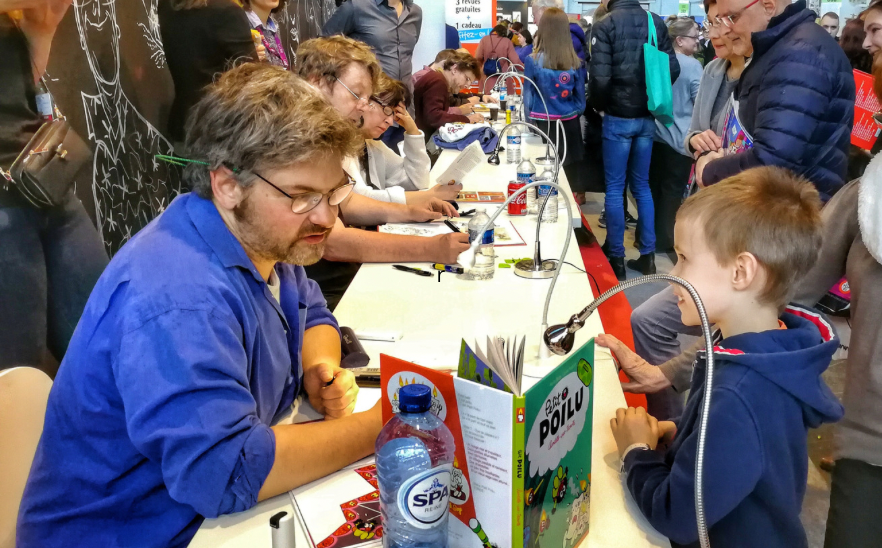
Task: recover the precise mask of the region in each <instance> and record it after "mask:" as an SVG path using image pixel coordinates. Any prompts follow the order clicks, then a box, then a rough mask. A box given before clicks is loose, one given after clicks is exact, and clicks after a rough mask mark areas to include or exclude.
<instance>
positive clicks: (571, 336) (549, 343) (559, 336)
mask: <svg viewBox="0 0 882 548" xmlns="http://www.w3.org/2000/svg"><path fill="white" fill-rule="evenodd" d="M659 281H666V282H673V283H675V284H678V285H681V286H683V288H685V289H686V291H688V292H689V296H690V297H692V300H693V301H694V302H695V308H697V309H698V317H699V319H700V320H701V331H702V334H703V335H704V347H705V354H706V356H707V375H706V377H705V381H704V382H705V384H704V395H703V396H704V399H703V400H702V406H701V418H700V422H699V426H698V449H697V452H696V459H695V520H696V522H697V525H698V540H699V542H700V543H701V547H702V548H710V539H709V537H708V534H707V519H706V516H705V513H704V496H703V491H704V489H703V487H704V482H703V475H702V471H703V470H704V448H705V441H706V437H707V416H708V410H709V409H710V404H711V393H712V392H713V380H714V352H713V348H714V346H713V341H712V340H711V330H710V324H709V322H708V319H707V311H706V310H705V308H704V303H703V302H702V301H701V297H699V295H698V291H696V290H695V288H694V287H693V286H692V285H691V284H690V283H689V282H687V281H686V280H684V279H682V278H678V277H676V276H671V275H668V274H653V275H651V276H643V277H640V278H634V279H632V280H628V281H625V282H622V283H620V284H619V285H617V286H615V287H613V288H611V289H609V290H607V291H606V292H605V293H603V294H602V295H601V296H599V297H597V298H596V299H594V300H593V301H592V302H591V303H590V304H589V305H588V306H586V307H585V308H584V309H582V311H581V312H579V313H578V314H574V315H573V316H572V317H571V318H570V319H569V321H568V322H567V323H566V324H559V325H554V326H551V327H549V328H548V329H547V330H546V331H545V335H544V336H543V339H544V342H545V346H546V347H548V349H549V350H550V351H551V352H553V353H555V354H557V355H559V356H563V355H566V354H568V353H569V352H570V351H571V350H572V349H573V343H574V341H575V333H576V331H578V330H580V329H582V327H584V326H585V320H587V319H588V317H589V316H590V315H591V314H592V313H593V312H594V311H595V310H597V307H599V306H600V305H601V304H603V303H604V302H606V300H607V299H609V298H610V297H612V296H613V295H615V294H617V293H620V292H621V291H624V290H626V289H630V288H632V287H634V286H637V285H641V284H645V283H651V282H659ZM543 323H544V321H543Z"/></svg>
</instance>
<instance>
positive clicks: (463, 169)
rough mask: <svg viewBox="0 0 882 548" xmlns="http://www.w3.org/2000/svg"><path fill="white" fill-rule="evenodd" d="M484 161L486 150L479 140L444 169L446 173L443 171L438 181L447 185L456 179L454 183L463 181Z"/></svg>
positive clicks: (466, 148)
mask: <svg viewBox="0 0 882 548" xmlns="http://www.w3.org/2000/svg"><path fill="white" fill-rule="evenodd" d="M483 161H484V150H483V149H482V148H481V145H480V144H479V143H478V141H474V142H472V144H470V145H469V146H467V147H465V149H463V151H462V152H460V153H459V156H457V157H456V158H455V159H454V160H453V162H451V163H450V165H449V166H447V169H445V170H444V173H442V174H441V175H440V176H439V177H438V178H437V179H436V181H437V183H438V184H442V185H446V184H448V183H450V181H454V183H462V180H463V179H465V176H466V175H468V174H469V172H471V171H472V170H473V169H475V168H476V167H478V164H480V163H481V162H483Z"/></svg>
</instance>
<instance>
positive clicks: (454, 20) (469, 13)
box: [445, 0, 496, 44]
mask: <svg viewBox="0 0 882 548" xmlns="http://www.w3.org/2000/svg"><path fill="white" fill-rule="evenodd" d="M495 4H496V2H493V0H448V2H447V13H446V14H445V15H446V19H447V24H448V25H451V26H452V27H454V28H455V29H456V30H457V31H459V41H460V42H461V43H463V44H477V43H478V42H480V41H481V38H483V37H484V36H486V35H488V34H490V31H492V30H493V27H494V26H495V25H496V6H495Z"/></svg>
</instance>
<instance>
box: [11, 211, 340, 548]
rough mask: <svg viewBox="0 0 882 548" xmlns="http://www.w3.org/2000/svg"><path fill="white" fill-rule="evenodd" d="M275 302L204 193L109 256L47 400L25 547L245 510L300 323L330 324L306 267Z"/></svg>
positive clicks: (287, 398) (294, 378)
mask: <svg viewBox="0 0 882 548" xmlns="http://www.w3.org/2000/svg"><path fill="white" fill-rule="evenodd" d="M276 274H277V276H278V277H279V280H280V283H281V290H280V300H279V302H277V301H276V300H275V299H274V298H273V297H272V294H271V293H270V291H269V288H268V287H267V284H266V283H265V282H264V280H263V278H262V277H261V276H260V274H259V273H258V272H257V270H256V269H255V267H254V264H253V263H252V262H251V261H250V259H249V258H248V256H247V255H246V254H245V251H244V249H243V248H242V246H241V244H240V243H239V242H238V240H236V238H235V237H234V236H233V235H232V233H231V232H230V231H229V230H228V229H227V227H226V225H225V224H224V222H223V220H222V219H221V217H220V214H219V213H218V211H217V209H216V208H215V206H214V204H213V203H212V202H211V201H210V200H206V199H203V198H200V197H199V196H197V195H195V194H185V195H183V196H180V197H178V198H177V199H175V200H174V201H173V202H172V203H171V205H170V206H169V207H168V209H167V210H166V211H165V212H164V213H163V214H162V215H161V216H160V217H159V218H157V219H155V220H154V221H153V222H151V223H150V224H149V225H148V226H147V227H145V228H144V229H143V230H142V231H141V232H140V233H138V234H137V235H136V236H135V237H134V238H132V240H131V241H130V242H129V243H127V244H126V245H125V246H124V247H123V248H122V250H121V251H120V252H119V253H118V254H117V255H116V256H115V257H114V258H113V260H112V261H111V262H110V265H109V266H108V267H107V270H106V271H105V272H104V274H103V275H102V276H101V279H100V280H99V281H98V284H97V285H96V286H95V289H94V290H93V292H92V295H91V296H90V298H89V302H88V304H87V305H86V309H85V311H84V313H83V316H82V319H81V320H80V323H79V325H78V326H77V329H76V332H75V333H74V336H73V339H72V340H71V343H70V347H69V349H68V351H67V354H66V356H65V358H64V361H63V362H62V364H61V367H60V369H59V372H58V376H57V378H56V379H55V384H54V385H53V388H52V392H51V394H50V395H49V405H48V408H47V410H46V421H45V426H44V431H43V436H42V438H41V439H40V444H39V447H38V448H37V453H36V456H35V460H34V464H33V467H32V469H31V474H30V477H29V479H28V483H27V487H26V488H25V493H24V498H23V500H22V504H21V510H20V513H19V523H18V545H19V546H23V547H24V546H102V547H111V546H178V545H181V546H185V545H187V544H188V543H189V541H190V539H191V538H192V537H193V535H194V534H195V533H196V530H197V529H198V527H199V525H200V523H201V522H202V519H203V517H216V516H218V515H221V514H227V513H231V512H238V511H242V510H246V509H248V508H250V507H252V506H253V505H254V504H255V503H256V502H257V494H258V491H259V490H260V488H261V486H262V485H263V482H264V480H265V479H266V477H267V475H268V474H269V471H270V468H272V465H273V460H274V453H275V438H274V436H273V433H272V431H271V430H270V425H271V424H272V422H273V420H274V419H275V418H276V417H277V416H279V415H280V414H281V413H283V412H284V411H285V410H286V409H287V408H288V407H289V406H290V405H291V403H292V402H293V400H294V398H295V397H296V396H297V394H298V393H299V392H300V388H301V377H302V367H301V346H302V343H303V333H304V331H305V330H306V329H309V328H311V327H314V326H317V325H323V324H325V325H331V326H334V327H335V328H336V327H337V324H336V321H335V320H334V317H333V315H331V313H330V311H328V309H327V307H326V305H325V300H324V298H323V297H322V294H321V291H320V290H319V288H318V286H317V285H316V284H315V282H313V281H311V280H309V279H307V277H306V274H305V273H304V271H303V268H302V267H300V266H292V265H289V264H281V263H280V264H277V265H276Z"/></svg>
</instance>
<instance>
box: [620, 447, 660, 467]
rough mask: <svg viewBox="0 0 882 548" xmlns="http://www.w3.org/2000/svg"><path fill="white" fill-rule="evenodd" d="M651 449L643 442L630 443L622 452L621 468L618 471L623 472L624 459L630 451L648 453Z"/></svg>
mask: <svg viewBox="0 0 882 548" xmlns="http://www.w3.org/2000/svg"><path fill="white" fill-rule="evenodd" d="M651 449H652V448H651V447H650V446H649V444H648V443H645V442H638V443H632V444H631V445H629V446H628V447H626V448H625V450H624V451H622V456H621V459H620V465H621V467H620V469H619V471H620V472H625V458H626V457H627V456H628V454H629V453H631V452H632V451H650V450H651Z"/></svg>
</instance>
